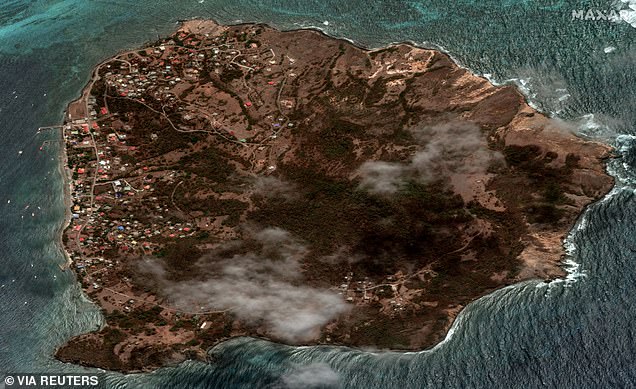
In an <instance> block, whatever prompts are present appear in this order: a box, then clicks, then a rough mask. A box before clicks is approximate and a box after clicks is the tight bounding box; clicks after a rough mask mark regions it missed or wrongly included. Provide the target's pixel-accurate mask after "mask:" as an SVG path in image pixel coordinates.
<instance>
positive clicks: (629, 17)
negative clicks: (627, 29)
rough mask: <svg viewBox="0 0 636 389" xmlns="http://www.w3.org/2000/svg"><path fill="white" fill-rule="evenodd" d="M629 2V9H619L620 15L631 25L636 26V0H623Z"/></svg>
mask: <svg viewBox="0 0 636 389" xmlns="http://www.w3.org/2000/svg"><path fill="white" fill-rule="evenodd" d="M621 1H622V2H623V3H625V4H627V7H628V9H622V10H620V11H619V15H620V17H621V19H623V21H625V22H626V23H628V24H629V25H630V26H632V27H634V28H636V0H621Z"/></svg>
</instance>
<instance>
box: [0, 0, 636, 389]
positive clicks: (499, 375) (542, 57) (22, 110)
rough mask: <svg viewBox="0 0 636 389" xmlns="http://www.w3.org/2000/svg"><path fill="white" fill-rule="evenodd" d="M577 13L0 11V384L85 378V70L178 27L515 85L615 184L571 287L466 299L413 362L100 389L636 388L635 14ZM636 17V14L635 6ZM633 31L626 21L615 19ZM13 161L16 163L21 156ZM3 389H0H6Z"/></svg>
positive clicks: (408, 6) (480, 1) (353, 354)
mask: <svg viewBox="0 0 636 389" xmlns="http://www.w3.org/2000/svg"><path fill="white" fill-rule="evenodd" d="M627 6H628V4H627V3H625V2H621V1H620V0H617V1H608V0H606V1H573V0H544V1H533V0H518V1H513V0H500V1H492V0H475V1H472V0H456V1H448V0H445V1H441V0H435V1H432V0H431V1H424V0H387V1H377V0H366V1H362V0H344V1H343V0H321V1H310V0H232V1H228V0H216V1H215V0H179V1H177V0H172V1H164V0H157V1H150V0H136V1H132V0H131V1H125V0H111V1H106V0H0V378H2V377H3V376H4V374H6V373H11V372H55V373H58V372H75V371H95V370H91V369H84V368H82V367H79V366H73V365H66V364H62V363H60V362H58V361H56V360H55V359H54V358H53V357H52V354H53V352H54V350H55V349H56V347H58V346H59V345H61V344H63V343H64V342H65V340H67V339H68V338H69V337H71V336H73V335H76V334H79V333H83V332H86V331H90V330H94V329H97V328H99V326H100V325H101V323H102V321H101V320H102V318H101V315H100V314H99V312H98V309H97V308H96V306H94V305H93V304H92V303H90V302H89V301H88V300H86V298H84V297H83V296H82V293H81V290H80V288H79V287H78V284H77V282H76V281H75V279H74V277H73V276H72V275H71V274H69V273H68V272H66V273H64V272H62V271H61V270H60V269H59V267H58V264H60V263H63V262H64V257H63V254H62V251H61V249H60V247H59V245H58V242H57V240H58V237H59V230H60V229H61V228H63V223H64V204H63V183H62V175H61V172H60V160H59V151H60V147H61V145H60V144H59V143H55V142H52V143H47V144H46V145H45V147H44V149H43V150H42V151H40V150H39V147H40V146H41V145H42V144H43V143H44V142H45V141H46V140H56V139H57V137H56V136H55V134H53V133H49V134H39V135H36V130H37V128H38V127H39V126H42V125H51V124H57V123H59V122H60V121H61V119H62V115H63V110H64V108H65V107H66V104H67V103H68V102H69V101H70V100H72V99H74V98H75V97H77V96H78V94H79V92H80V90H81V88H82V87H83V85H84V84H85V83H86V82H87V79H88V77H89V74H90V71H91V68H92V67H93V66H95V65H96V64H97V63H98V62H99V61H100V60H102V59H104V58H106V57H108V56H111V55H113V54H115V53H116V52H117V51H119V50H122V49H126V48H132V47H135V46H138V45H141V44H143V43H144V42H146V41H148V40H152V39H155V38H157V36H161V35H165V34H167V33H168V32H169V31H171V30H172V29H174V28H176V22H177V21H178V20H180V19H186V18H192V17H209V18H214V19H216V20H218V21H220V22H224V23H237V22H264V23H269V24H271V25H273V26H276V27H278V28H281V29H295V28H302V27H315V28H320V29H322V30H323V31H325V32H326V33H328V34H330V35H334V36H337V37H343V38H347V39H351V40H352V41H354V42H355V43H357V44H359V45H362V46H366V47H379V46H382V45H386V44H388V43H391V42H397V41H410V42H413V43H414V44H417V45H421V46H426V47H436V48H440V49H443V50H445V51H447V52H448V53H450V54H451V55H452V56H453V58H455V59H456V60H457V61H458V62H459V63H460V64H462V65H463V66H466V67H468V68H470V69H471V70H473V71H475V72H477V73H480V74H484V75H488V77H490V78H491V79H493V80H495V81H496V82H501V83H503V82H515V83H517V84H518V85H519V86H520V87H521V88H522V90H523V92H524V93H525V94H526V95H527V96H528V98H529V99H530V101H531V102H532V103H533V104H534V105H535V106H536V107H538V108H539V109H542V110H544V111H545V112H550V113H551V114H553V115H555V116H558V117H560V118H563V119H565V120H568V121H573V122H575V123H577V125H578V126H579V131H580V133H581V134H582V135H583V136H588V137H593V138H596V139H599V140H601V141H603V142H607V143H610V144H612V145H615V146H616V147H617V149H618V150H619V151H620V153H621V155H622V158H621V159H617V160H614V161H612V162H611V163H610V165H609V167H608V169H609V171H610V172H611V173H612V174H613V175H614V176H615V177H616V180H617V181H616V187H615V188H614V190H613V191H612V192H611V193H610V194H609V195H608V196H606V197H605V198H604V199H603V200H601V201H599V202H598V203H596V204H594V205H592V206H590V207H589V208H588V209H587V211H586V212H585V213H584V214H583V215H582V217H581V219H580V220H579V222H578V223H577V225H576V226H575V227H574V229H573V230H572V233H571V234H570V236H569V237H568V239H567V241H566V246H567V248H568V252H569V253H570V258H568V260H567V263H566V265H565V266H566V268H567V269H568V271H569V275H568V277H567V278H566V279H563V280H557V281H553V282H552V283H549V284H548V283H543V282H540V281H528V282H525V283H522V284H519V285H515V286H513V287H509V288H506V289H503V290H499V291H497V292H495V293H492V294H491V295H489V296H486V297H484V298H482V299H480V300H478V301H476V302H474V303H472V304H470V305H469V306H468V307H466V309H464V311H463V312H462V313H461V314H460V316H459V318H458V320H457V321H456V323H455V325H454V326H453V329H452V331H451V335H449V336H448V337H447V339H446V340H445V341H444V342H443V343H442V344H440V345H438V346H437V347H435V348H433V349H431V350H427V351H422V352H418V353H396V352H382V351H370V350H353V349H348V348H336V347H300V348H299V347H288V346H283V345H278V344H274V343H269V342H265V341H262V340H256V339H247V338H243V339H235V340H233V341H230V342H227V343H224V344H222V345H220V346H218V347H216V348H215V349H214V350H212V351H211V352H212V353H214V354H215V356H216V358H215V359H216V360H217V362H215V363H214V364H209V365H208V364H204V363H200V362H186V363H183V364H181V365H179V366H178V367H173V368H165V369H160V370H158V371H156V372H154V373H151V374H136V375H122V374H119V373H107V374H106V378H105V379H104V380H103V381H102V387H105V388H111V387H114V388H172V387H174V388H321V387H325V388H332V387H333V388H513V387H515V388H516V387H520V388H536V387H546V388H624V387H636V138H634V135H636V18H633V19H632V22H631V23H632V24H630V23H628V22H625V21H621V22H618V21H608V20H579V19H574V20H573V19H572V11H573V10H588V9H593V10H601V11H609V10H611V9H621V8H623V9H626V8H627ZM633 7H634V8H636V4H634V5H633ZM624 15H625V16H627V17H626V19H629V17H630V16H631V17H633V16H634V14H629V13H625V14H624ZM20 151H22V153H20ZM3 385H4V384H3V383H0V388H2V387H3Z"/></svg>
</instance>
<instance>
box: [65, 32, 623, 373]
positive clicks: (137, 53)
mask: <svg viewBox="0 0 636 389" xmlns="http://www.w3.org/2000/svg"><path fill="white" fill-rule="evenodd" d="M91 111H92V112H91ZM65 135H66V140H67V153H68V157H69V168H70V170H71V172H70V173H71V175H72V177H70V180H71V185H72V190H71V192H72V195H73V200H74V203H75V204H74V206H73V212H74V213H75V216H74V218H73V219H72V220H71V223H70V225H69V227H68V229H67V231H66V233H65V245H66V248H67V250H68V252H69V253H70V255H71V257H72V259H73V261H74V263H73V267H74V268H75V269H76V270H77V273H78V276H79V278H80V279H81V280H82V284H83V286H84V290H85V291H86V292H87V293H88V295H89V296H91V298H92V299H93V300H94V301H96V303H97V304H99V305H100V306H101V307H102V308H103V310H104V313H105V316H106V321H107V326H106V327H105V328H104V329H102V330H101V331H99V332H95V333H90V334H85V335H81V336H79V337H76V338H74V339H72V340H71V341H70V342H69V343H68V344H67V345H65V346H64V347H62V348H61V349H60V350H59V351H58V354H57V356H58V358H60V359H62V360H64V361H70V362H78V363H83V364H86V365H91V366H99V367H102V368H107V369H116V370H123V371H134V370H141V369H152V368H155V367H158V366H162V365H165V364H168V363H174V362H176V361H180V360H183V359H184V358H202V357H203V355H204V351H205V350H206V349H207V348H208V347H210V346H212V345H214V344H216V343H218V342H220V341H222V340H225V339H228V338H230V337H233V336H242V335H249V336H259V337H266V338H269V339H273V340H276V341H281V342H286V343H292V344H317V343H324V344H342V345H349V346H356V347H375V348H386V349H401V350H419V349H423V348H427V347H431V346H432V345H434V344H435V343H437V342H439V341H440V340H441V339H442V338H443V337H444V335H445V333H446V331H447V329H448V328H449V326H450V324H451V323H452V320H453V319H454V317H455V316H456V315H457V313H458V312H459V311H460V310H461V308H462V307H464V306H465V305H466V304H467V303H469V302H471V301H473V300H475V299H476V298H478V297H480V296H483V295H484V294H486V293H489V292H490V291H492V290H494V289H497V288H500V287H502V286H505V285H509V284H511V283H514V282H518V281H520V280H523V279H528V278H544V279H545V278H552V277H556V276H560V275H562V270H561V269H560V267H559V263H560V260H561V258H562V256H563V255H564V251H563V247H562V240H563V238H564V236H565V235H566V234H567V232H568V231H569V229H570V228H571V226H572V225H573V223H574V221H575V220H576V218H577V216H578V215H579V214H580V213H581V211H582V209H583V208H584V207H585V206H586V205H588V204H590V203H591V202H592V201H594V200H596V199H598V198H600V197H601V196H603V195H604V194H605V193H606V192H607V191H608V190H609V189H610V187H611V186H612V183H613V182H612V179H611V177H609V176H608V175H607V174H606V173H605V167H604V163H603V160H604V159H605V158H607V157H608V155H609V152H610V148H609V147H607V146H605V145H602V144H599V143H595V142H591V141H586V140H583V139H580V138H577V137H576V136H574V135H573V134H572V133H571V131H570V129H569V127H568V125H567V124H566V123H562V122H559V121H556V120H553V119H550V118H548V117H546V116H544V115H543V114H541V113H539V112H536V111H535V110H533V109H532V108H531V107H529V106H528V104H527V103H526V101H525V99H524V98H523V96H522V95H521V94H520V93H519V92H518V91H517V90H516V88H514V87H513V86H509V85H508V86H494V85H492V84H491V83H489V82H488V81H487V80H485V79H483V78H481V77H477V76H475V75H473V74H471V73H470V72H469V71H468V70H466V69H463V68H461V67H459V66H458V65H457V64H455V63H454V62H453V61H452V60H451V59H450V58H449V57H448V56H447V55H446V54H443V53H440V52H438V51H434V50H426V49H420V48H415V47H412V46H409V45H404V44H400V45H394V46H390V47H387V48H383V49H379V50H372V51H369V50H364V49H361V48H358V47H355V46H353V45H352V44H350V43H348V42H345V41H342V40H337V39H333V38H330V37H327V36H325V35H323V34H321V33H318V32H316V31H310V30H300V31H289V32H280V31H277V30H275V29H272V28H270V27H268V26H264V25H252V24H248V25H239V26H220V25H217V24H215V23H213V22H210V21H189V22H186V23H184V24H183V26H182V27H181V28H180V29H179V30H178V31H177V32H176V33H175V34H174V35H173V36H171V37H169V38H167V39H165V40H162V41H159V42H155V43H153V44H152V45H149V46H148V47H145V48H142V49H137V50H131V51H128V52H124V53H121V54H119V55H117V56H116V57H114V58H111V59H109V60H107V61H105V62H104V63H102V64H100V65H99V66H98V68H97V69H96V70H95V77H94V78H93V80H92V81H91V83H90V84H89V85H88V87H87V88H86V89H85V93H84V94H83V97H82V98H81V99H80V100H78V101H77V102H74V103H73V104H71V106H70V107H69V119H68V122H67V125H66V128H65Z"/></svg>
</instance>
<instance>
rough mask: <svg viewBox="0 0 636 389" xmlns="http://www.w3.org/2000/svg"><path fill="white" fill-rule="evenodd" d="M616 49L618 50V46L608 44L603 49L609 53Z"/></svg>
mask: <svg viewBox="0 0 636 389" xmlns="http://www.w3.org/2000/svg"><path fill="white" fill-rule="evenodd" d="M614 51H616V47H614V46H607V47H606V48H604V49H603V52H604V53H605V54H609V53H611V52H614Z"/></svg>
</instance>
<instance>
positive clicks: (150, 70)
mask: <svg viewBox="0 0 636 389" xmlns="http://www.w3.org/2000/svg"><path fill="white" fill-rule="evenodd" d="M252 30H253V31H254V30H256V28H253V29H252ZM252 34H256V33H255V32H252ZM206 35H207V34H206ZM206 35H194V34H192V33H189V32H185V31H179V32H177V34H176V35H175V36H174V37H172V38H171V39H168V40H165V41H162V42H160V43H159V44H156V45H154V46H150V47H147V48H145V49H141V50H135V51H129V52H125V53H122V54H120V55H118V56H116V57H114V58H111V59H109V60H108V61H106V62H104V63H102V64H101V65H99V66H98V67H97V69H96V70H95V75H94V78H93V80H92V81H91V83H90V84H89V86H88V87H87V88H86V90H85V91H84V94H83V96H82V98H81V99H79V100H77V101H76V102H75V103H73V104H71V105H70V106H69V110H68V120H67V122H66V123H65V125H64V126H63V134H64V140H65V142H66V145H67V158H68V162H69V169H70V175H71V189H70V197H71V200H72V207H71V210H72V212H71V222H70V225H69V228H68V229H67V232H66V234H65V238H64V239H65V246H66V249H67V251H68V254H69V256H70V259H71V261H72V266H73V267H74V268H75V269H76V270H77V271H78V274H79V275H80V276H81V277H82V282H83V284H84V287H85V288H86V290H87V292H88V293H89V294H90V295H92V296H93V297H96V298H98V299H99V301H100V305H102V306H103V307H105V308H106V309H107V310H122V311H124V312H130V311H131V310H133V309H134V308H136V307H143V306H145V307H146V308H147V307H148V306H151V305H153V304H159V300H158V299H157V297H156V296H155V295H153V294H151V293H140V292H139V291H138V290H137V291H134V289H133V284H132V282H130V281H131V280H130V276H129V275H122V274H123V273H122V271H121V267H122V264H121V262H124V261H125V258H130V257H137V258H138V257H142V256H147V255H153V254H157V253H158V252H160V251H161V250H162V248H163V246H164V245H165V243H166V242H170V241H174V240H179V239H185V238H189V237H193V236H197V234H201V233H203V232H206V233H207V232H209V233H211V234H226V235H225V236H227V234H232V231H233V230H232V229H231V228H228V227H225V226H223V224H222V223H221V222H222V221H223V220H224V218H225V217H226V216H227V215H220V217H193V218H187V217H186V218H183V217H175V214H176V215H177V216H183V215H184V213H183V212H182V210H181V209H179V207H178V205H177V204H175V202H174V195H175V191H176V190H177V188H176V187H178V186H179V184H180V182H181V179H182V177H180V176H179V174H183V172H178V171H176V170H170V169H166V167H165V166H164V164H162V163H161V162H160V160H159V159H158V158H148V157H147V155H145V154H144V150H143V148H144V147H146V148H150V147H152V144H153V142H159V140H160V139H159V138H160V137H162V136H164V135H163V134H162V133H155V132H152V133H150V134H149V135H150V138H149V139H146V140H144V141H140V140H139V139H135V142H131V141H130V140H131V136H133V134H131V126H130V125H128V124H126V123H125V122H126V121H125V120H122V119H123V118H121V117H119V113H118V112H111V111H110V109H109V104H110V105H113V101H115V99H120V101H121V100H129V101H135V102H137V103H139V104H141V105H144V106H145V107H146V108H148V110H149V111H153V112H154V113H153V115H155V116H156V117H163V119H165V120H167V121H168V122H169V125H170V126H171V127H172V129H174V130H175V131H176V132H180V133H181V134H184V135H189V134H187V133H198V134H203V135H204V136H209V137H212V138H215V139H221V140H222V141H223V142H225V143H226V144H228V145H231V147H235V148H234V149H233V150H234V151H235V152H236V153H238V154H239V156H240V155H243V156H250V157H251V159H252V160H253V161H254V162H253V163H252V171H256V172H265V173H268V172H271V171H273V170H274V169H275V165H274V163H275V162H273V161H275V158H274V157H275V156H276V153H272V150H276V147H279V148H281V149H283V148H284V147H285V145H284V144H282V145H277V144H276V141H277V135H278V134H279V133H280V131H281V130H283V129H285V128H293V126H294V125H295V123H294V122H293V121H291V120H290V119H289V118H288V117H287V116H286V115H285V114H284V112H283V111H282V110H281V105H282V106H283V107H288V108H289V107H292V106H293V99H284V98H282V99H281V96H280V90H281V89H282V88H280V87H281V86H282V85H281V84H284V82H285V80H286V79H287V78H288V77H294V76H295V74H294V72H293V71H294V69H293V63H294V59H293V58H289V57H286V58H285V57H283V56H280V55H279V58H276V54H275V53H274V52H273V51H272V50H262V49H260V48H259V46H258V41H257V40H256V39H257V38H256V37H249V36H248V37H244V36H243V37H241V36H239V37H238V38H237V37H234V38H233V39H232V38H228V37H227V36H226V35H225V34H221V35H220V36H219V35H218V34H214V37H213V38H210V39H206V38H204V36H206ZM210 35H211V34H210ZM239 47H240V49H239ZM210 64H212V66H213V68H214V69H223V68H224V67H227V66H228V65H230V64H232V65H234V66H232V68H233V69H244V70H249V69H253V68H262V69H265V71H266V72H268V73H270V76H269V78H268V79H265V80H263V81H262V84H263V86H264V88H266V90H265V91H259V92H258V93H256V92H255V93H254V94H253V95H247V96H238V98H236V99H235V100H234V101H233V100H232V99H227V100H224V101H222V102H221V104H219V105H218V106H217V107H216V109H215V110H214V111H210V110H209V106H210V103H211V102H213V101H214V99H215V98H216V99H218V97H215V96H211V94H210V93H209V91H206V90H203V89H205V88H206V87H205V86H200V85H199V84H197V82H199V81H200V79H201V77H202V75H203V74H204V73H205V72H206V69H207V70H209V66H210ZM245 73H248V72H247V71H246V72H245ZM235 77H236V76H235ZM98 86H99V87H98ZM267 88H268V89H267ZM96 92H97V93H96ZM102 93H103V95H101V94H102ZM197 93H200V96H197ZM267 93H269V96H268V95H267ZM218 94H219V93H217V95H218ZM226 94H227V93H226ZM106 95H108V98H106ZM202 96H206V97H208V100H204V101H203V103H201V102H200V101H198V100H197V99H201V98H202ZM235 97H236V96H235ZM252 99H253V100H255V101H257V102H258V104H259V111H258V112H253V113H252V117H251V119H250V117H249V116H248V117H247V118H246V117H245V115H244V114H245V111H246V110H250V109H252V105H253V104H257V103H253V102H252V101H251V100H252ZM236 100H238V101H240V103H239V104H238V105H237V103H236ZM217 102H218V101H217ZM167 112H172V113H177V115H176V116H178V117H179V119H175V115H174V114H170V115H169V114H167ZM263 112H265V113H263ZM254 118H256V119H258V120H255V119H254ZM261 122H268V124H267V127H266V128H260V131H258V129H259V128H257V131H254V127H257V126H258V124H260V123H261ZM184 123H185V125H184ZM256 123H258V124H256ZM250 127H251V128H250ZM279 139H281V138H279ZM143 142H147V144H143ZM266 142H268V143H269V144H268V147H267V148H266V147H264V146H263V145H264V144H265V143H266ZM272 155H273V156H274V157H272ZM162 158H165V156H163V157H162ZM246 158H247V157H246ZM138 161H143V162H138ZM161 161H162V162H165V159H162V160H161ZM177 183H179V184H177ZM175 184H177V185H176V187H175V190H173V191H172V193H165V191H161V193H159V192H160V191H158V190H157V189H158V187H159V186H161V187H162V188H165V187H171V188H172V187H174V186H175ZM243 200H245V199H243ZM124 210H127V211H124ZM399 276H400V275H399V274H398V278H400V277H399ZM387 280H388V281H389V282H388V283H385V284H380V285H377V284H374V283H373V282H372V281H370V280H368V279H360V280H354V274H353V273H349V272H346V273H344V274H343V277H342V284H341V285H338V286H334V288H335V289H337V290H338V291H339V293H340V294H342V295H343V299H345V300H346V301H347V302H349V303H361V304H364V303H366V302H369V301H370V300H377V297H375V296H374V292H375V291H382V292H387V290H388V291H390V293H391V294H395V298H393V299H392V300H390V301H389V302H388V303H389V304H390V306H389V307H387V308H388V309H390V310H393V311H399V310H402V309H403V307H402V303H403V298H402V297H401V296H400V294H399V293H398V286H399V284H400V283H398V282H396V278H394V277H393V276H389V278H388V279H387ZM162 307H164V308H165V313H166V314H170V313H185V314H204V313H205V312H208V311H210V309H209V308H208V307H201V309H200V310H199V311H196V312H183V311H180V310H179V309H175V308H171V307H168V306H162ZM210 312H213V311H210ZM205 325H206V323H203V324H202V328H204V327H205Z"/></svg>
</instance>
